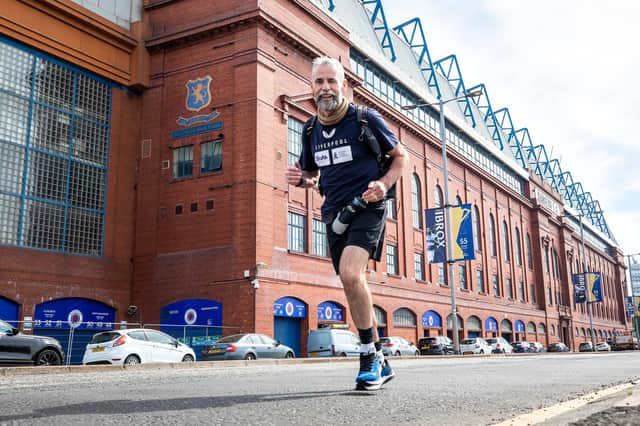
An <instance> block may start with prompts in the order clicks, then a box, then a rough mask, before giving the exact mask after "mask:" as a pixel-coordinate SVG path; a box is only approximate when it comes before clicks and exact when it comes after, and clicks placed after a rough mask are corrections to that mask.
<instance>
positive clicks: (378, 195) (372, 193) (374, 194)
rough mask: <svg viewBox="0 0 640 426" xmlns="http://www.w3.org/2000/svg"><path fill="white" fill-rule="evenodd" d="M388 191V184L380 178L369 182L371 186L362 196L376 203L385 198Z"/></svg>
mask: <svg viewBox="0 0 640 426" xmlns="http://www.w3.org/2000/svg"><path fill="white" fill-rule="evenodd" d="M386 193H387V186H386V185H385V184H384V183H382V182H381V181H379V180H374V181H372V182H369V187H368V188H367V190H366V191H364V192H363V193H362V198H363V199H364V200H365V201H366V202H367V203H375V202H376V201H380V200H382V199H383V198H384V196H385V195H386Z"/></svg>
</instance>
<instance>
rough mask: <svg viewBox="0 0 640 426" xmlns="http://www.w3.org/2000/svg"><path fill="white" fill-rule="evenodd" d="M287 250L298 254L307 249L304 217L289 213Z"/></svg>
mask: <svg viewBox="0 0 640 426" xmlns="http://www.w3.org/2000/svg"><path fill="white" fill-rule="evenodd" d="M288 219H289V224H288V230H289V247H288V248H289V250H291V251H297V252H300V253H304V252H306V247H307V221H306V217H305V216H303V215H301V214H297V213H293V212H289V215H288Z"/></svg>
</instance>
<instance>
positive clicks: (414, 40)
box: [393, 18, 442, 99]
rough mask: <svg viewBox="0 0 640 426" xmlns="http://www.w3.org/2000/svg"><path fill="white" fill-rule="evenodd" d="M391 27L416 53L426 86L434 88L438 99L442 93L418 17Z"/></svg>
mask: <svg viewBox="0 0 640 426" xmlns="http://www.w3.org/2000/svg"><path fill="white" fill-rule="evenodd" d="M393 29H394V31H395V32H397V33H398V34H399V35H401V36H402V37H403V38H404V41H406V42H407V44H409V46H411V48H412V49H413V51H414V52H416V53H417V54H418V65H419V66H420V71H421V72H422V74H423V75H424V77H425V79H426V80H427V86H428V87H429V88H430V89H435V94H436V96H437V97H438V99H440V97H441V96H442V93H441V92H440V86H439V85H438V79H436V76H435V69H434V67H433V63H432V62H431V55H429V49H428V48H427V40H426V39H425V37H424V30H423V29H422V23H421V22H420V19H419V18H413V19H410V20H408V21H407V22H404V23H402V24H400V25H396V26H395V27H393Z"/></svg>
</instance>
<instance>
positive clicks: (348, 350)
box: [307, 328, 360, 357]
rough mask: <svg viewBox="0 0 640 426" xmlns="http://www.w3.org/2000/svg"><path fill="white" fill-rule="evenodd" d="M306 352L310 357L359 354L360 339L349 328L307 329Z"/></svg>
mask: <svg viewBox="0 0 640 426" xmlns="http://www.w3.org/2000/svg"><path fill="white" fill-rule="evenodd" d="M307 353H308V355H309V356H310V357H326V356H359V355H360V339H358V337H357V336H356V335H355V334H353V333H352V332H350V331H349V330H341V329H336V328H321V329H318V330H309V338H308V339H307Z"/></svg>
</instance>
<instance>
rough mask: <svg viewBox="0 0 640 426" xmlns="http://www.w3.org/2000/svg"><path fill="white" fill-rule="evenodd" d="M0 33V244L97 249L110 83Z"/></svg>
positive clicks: (99, 247)
mask: <svg viewBox="0 0 640 426" xmlns="http://www.w3.org/2000/svg"><path fill="white" fill-rule="evenodd" d="M5 40H6V39H4V38H0V245H11V246H21V247H32V248H40V249H45V250H51V251H57V252H63V253H70V254H84V255H91V256H101V255H102V245H103V239H104V236H103V227H104V217H105V198H106V197H105V195H106V188H107V169H108V159H109V134H110V125H111V100H112V97H111V94H112V90H113V89H112V85H111V83H108V82H107V81H105V80H102V79H100V78H99V77H96V76H94V75H93V74H90V73H88V72H85V71H82V70H80V69H79V68H76V67H74V66H72V65H69V64H64V63H62V62H61V61H58V60H52V59H51V58H50V57H48V56H46V55H44V54H42V53H39V52H35V51H27V50H25V49H24V48H22V47H21V45H19V44H18V43H15V44H13V43H12V44H8V43H7V42H5Z"/></svg>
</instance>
